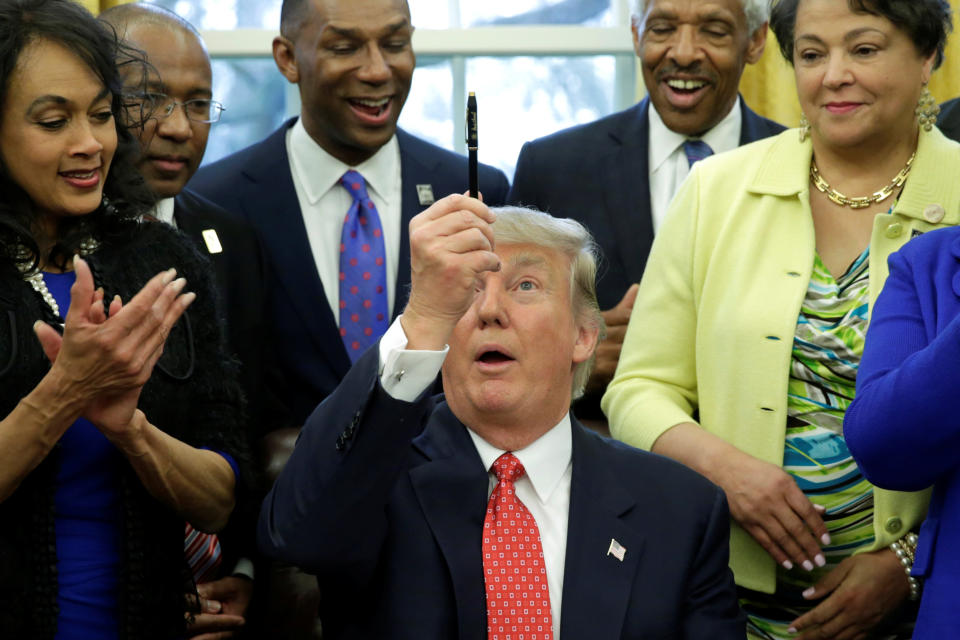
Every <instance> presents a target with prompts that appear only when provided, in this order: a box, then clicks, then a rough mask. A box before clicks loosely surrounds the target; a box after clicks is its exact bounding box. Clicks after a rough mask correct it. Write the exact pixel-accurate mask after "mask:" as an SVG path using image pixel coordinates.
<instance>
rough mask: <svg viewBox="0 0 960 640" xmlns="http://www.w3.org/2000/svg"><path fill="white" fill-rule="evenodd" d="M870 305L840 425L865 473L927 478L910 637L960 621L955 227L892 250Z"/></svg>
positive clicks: (904, 487)
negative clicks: (919, 589) (919, 588)
mask: <svg viewBox="0 0 960 640" xmlns="http://www.w3.org/2000/svg"><path fill="white" fill-rule="evenodd" d="M889 264H890V275H889V276H888V277H887V280H886V283H885V284H884V286H883V291H882V292H881V293H880V296H879V297H878V298H877V303H876V304H875V305H874V308H873V310H872V312H871V317H870V330H869V332H868V333H867V342H866V346H865V348H864V352H863V359H862V360H861V363H860V369H859V371H858V373H857V394H856V398H855V399H854V401H853V403H852V404H851V405H850V407H849V409H848V410H847V412H846V415H845V416H844V421H843V434H844V437H845V438H846V440H847V444H848V445H849V447H850V452H851V453H853V456H854V457H855V458H856V460H857V463H858V464H859V465H860V468H861V469H862V470H863V473H864V475H865V476H866V477H867V479H868V480H870V482H872V483H874V484H876V485H877V486H880V487H884V488H885V489H894V490H899V491H918V490H920V489H924V488H926V487H929V486H930V485H933V496H932V497H931V500H930V510H929V511H928V513H927V518H926V520H924V522H923V525H922V526H921V529H920V543H919V545H918V547H917V554H916V558H915V561H914V564H913V575H915V576H918V577H921V578H924V579H925V582H924V587H923V597H922V600H921V602H920V613H919V615H918V617H917V626H916V629H915V630H914V635H913V637H914V638H915V640H921V639H923V640H927V639H928V638H931V639H932V638H949V637H955V636H956V633H957V629H958V628H960V608H958V607H957V592H958V591H960V458H958V456H957V452H958V451H960V428H958V424H960V423H958V420H957V380H958V379H960V227H951V228H948V229H937V230H936V231H930V232H928V233H925V234H923V235H922V236H920V237H919V238H916V239H914V240H911V241H910V242H908V243H907V244H906V245H905V246H904V247H903V248H902V249H900V251H898V252H897V253H894V254H892V255H891V256H890V258H889Z"/></svg>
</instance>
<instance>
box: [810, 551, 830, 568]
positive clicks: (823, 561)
mask: <svg viewBox="0 0 960 640" xmlns="http://www.w3.org/2000/svg"><path fill="white" fill-rule="evenodd" d="M813 561H814V562H816V563H817V566H818V567H824V566H826V564H827V559H826V558H824V557H823V554H822V553H818V554H817V557H815V558H814V559H813Z"/></svg>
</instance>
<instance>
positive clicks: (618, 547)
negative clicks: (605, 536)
mask: <svg viewBox="0 0 960 640" xmlns="http://www.w3.org/2000/svg"><path fill="white" fill-rule="evenodd" d="M626 553H627V549H626V547H624V546H623V545H622V544H620V543H619V542H617V541H616V539H614V538H610V548H609V549H607V555H608V556H609V555H612V556H613V557H614V558H616V559H617V560H619V561H620V562H623V556H624V555H626Z"/></svg>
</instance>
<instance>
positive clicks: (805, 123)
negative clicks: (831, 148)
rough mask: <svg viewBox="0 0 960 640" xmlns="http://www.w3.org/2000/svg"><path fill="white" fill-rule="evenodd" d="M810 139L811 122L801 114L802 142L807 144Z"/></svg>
mask: <svg viewBox="0 0 960 640" xmlns="http://www.w3.org/2000/svg"><path fill="white" fill-rule="evenodd" d="M809 137H810V121H809V120H807V116H806V115H804V114H800V142H806V141H807V138H809Z"/></svg>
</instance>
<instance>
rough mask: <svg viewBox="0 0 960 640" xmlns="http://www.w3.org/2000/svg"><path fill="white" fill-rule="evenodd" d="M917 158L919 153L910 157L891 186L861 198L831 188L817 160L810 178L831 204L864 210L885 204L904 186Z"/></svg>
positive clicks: (813, 162) (811, 169) (811, 166)
mask: <svg viewBox="0 0 960 640" xmlns="http://www.w3.org/2000/svg"><path fill="white" fill-rule="evenodd" d="M916 157H917V152H916V151H914V152H913V153H912V154H911V155H910V159H909V160H907V165H906V166H905V167H904V168H903V169H901V170H900V173H898V174H897V175H895V176H894V177H893V180H891V181H890V184H888V185H887V186H885V187H884V188H883V189H880V191H874V192H873V194H872V195H869V196H861V197H859V198H851V197H849V196H845V195H843V194H842V193H840V192H839V191H837V190H836V189H834V188H833V187H831V186H830V185H829V183H827V181H826V180H824V179H823V176H821V175H820V170H819V169H817V161H816V160H811V161H810V178H811V179H812V180H813V185H814V186H815V187H816V188H817V189H818V190H819V191H820V192H821V193H825V194H826V195H827V198H829V199H830V202H833V203H834V204H838V205H840V206H841V207H846V206H848V205H849V207H850V208H851V209H863V208H865V207H869V206H870V205H872V204H875V203H877V202H883V201H884V200H886V199H887V198H889V197H890V195H891V194H892V193H893V192H894V191H896V190H897V188H898V187H901V186H903V183H904V182H906V181H907V176H908V175H909V174H910V167H911V166H912V165H913V159H914V158H916Z"/></svg>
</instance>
